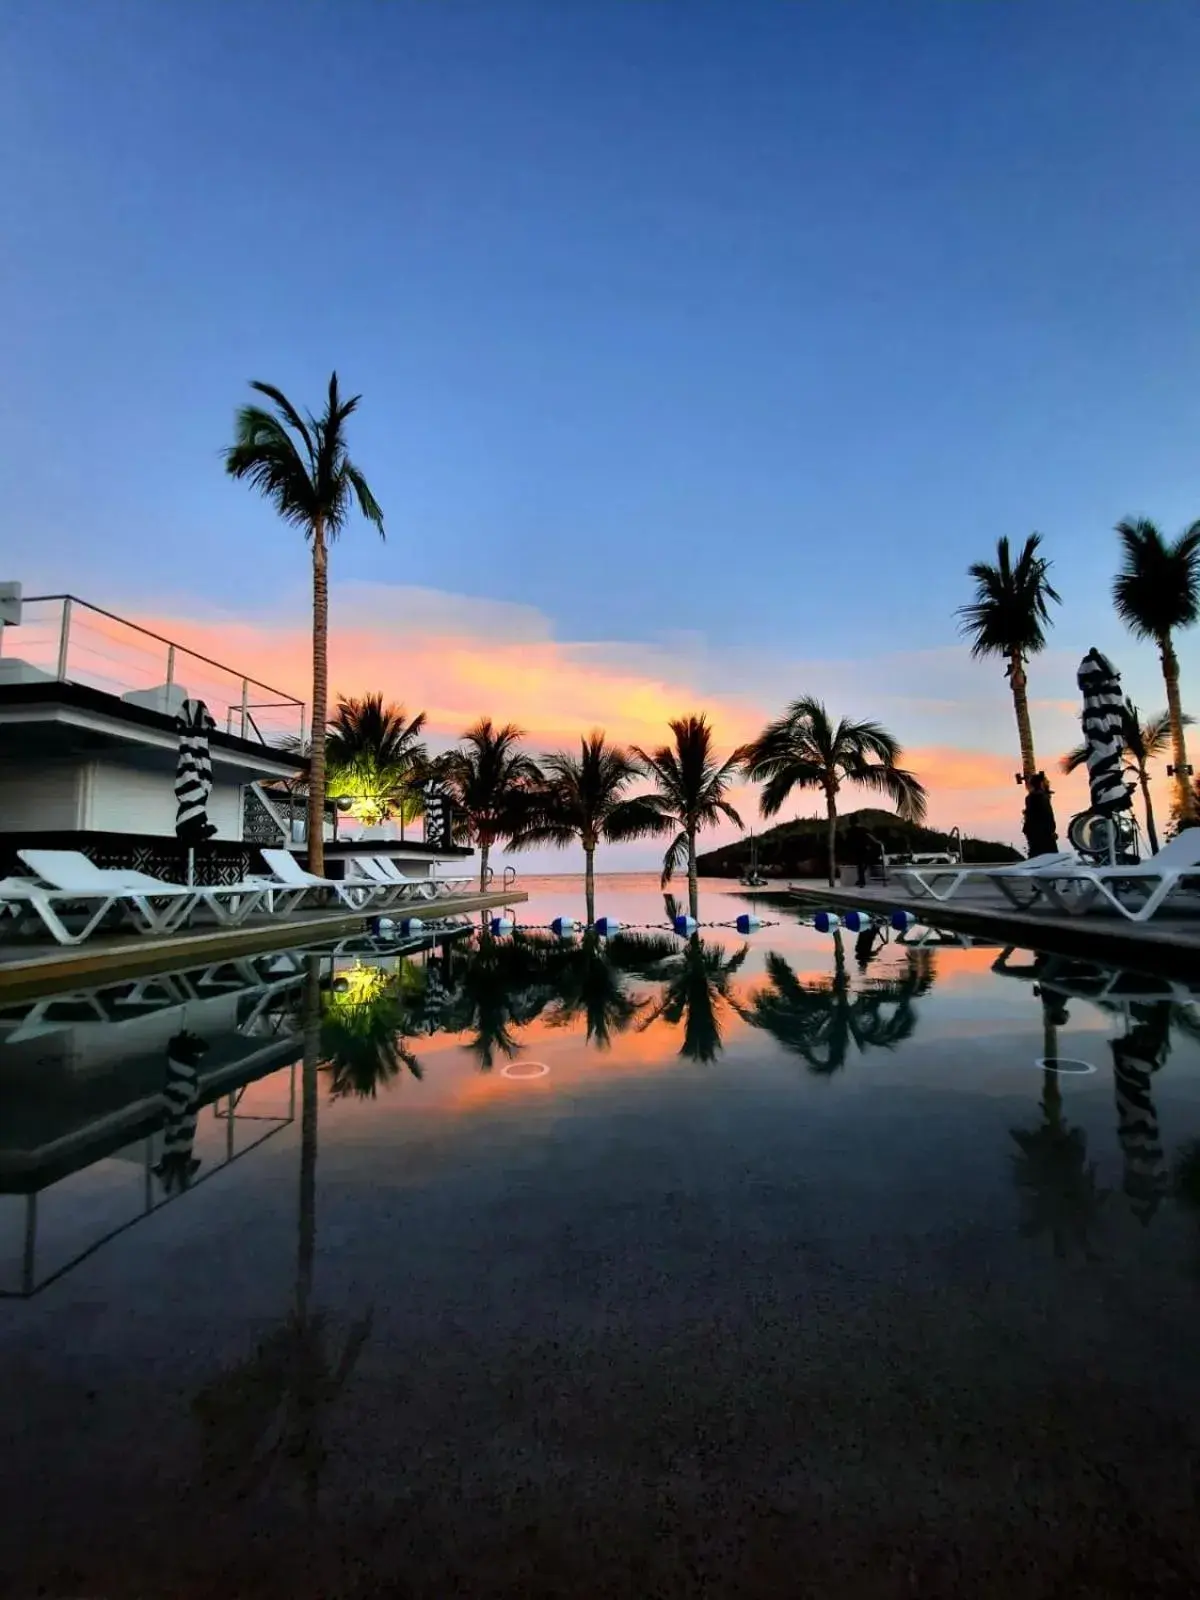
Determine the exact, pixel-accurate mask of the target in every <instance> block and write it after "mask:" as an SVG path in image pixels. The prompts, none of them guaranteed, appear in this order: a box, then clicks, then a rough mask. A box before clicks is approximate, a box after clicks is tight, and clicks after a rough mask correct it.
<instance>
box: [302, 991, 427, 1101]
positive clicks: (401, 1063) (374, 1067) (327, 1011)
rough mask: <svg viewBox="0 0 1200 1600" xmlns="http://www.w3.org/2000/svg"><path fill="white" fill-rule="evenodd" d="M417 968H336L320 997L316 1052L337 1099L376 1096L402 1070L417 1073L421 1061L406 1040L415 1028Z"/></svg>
mask: <svg viewBox="0 0 1200 1600" xmlns="http://www.w3.org/2000/svg"><path fill="white" fill-rule="evenodd" d="M421 978H422V972H421V968H420V967H418V966H416V965H415V964H414V963H412V962H408V961H402V962H398V963H396V966H395V968H394V970H392V971H385V970H384V969H383V968H381V967H378V966H356V967H353V968H351V970H350V971H349V972H340V973H337V974H336V975H335V976H334V978H333V981H332V983H331V985H330V989H329V991H328V993H326V994H324V995H323V996H322V999H321V1018H320V1055H321V1065H322V1067H323V1068H324V1070H325V1071H326V1073H327V1074H328V1078H329V1092H330V1095H331V1096H332V1097H333V1098H334V1099H335V1100H337V1099H342V1098H344V1097H346V1096H356V1097H357V1098H358V1099H360V1100H368V1099H374V1097H375V1095H376V1094H377V1093H378V1091H379V1089H380V1087H381V1086H382V1087H386V1086H387V1085H389V1084H391V1083H393V1082H395V1080H396V1079H397V1078H398V1077H400V1076H401V1074H402V1073H403V1072H404V1071H408V1072H409V1073H411V1074H412V1076H413V1077H414V1078H420V1076H421V1063H420V1062H419V1061H418V1060H417V1057H416V1056H415V1055H414V1054H413V1052H412V1050H411V1049H409V1048H408V1046H407V1045H406V1044H405V1035H406V1034H408V1033H412V1032H415V1030H416V1027H417V1015H416V1013H417V1006H418V1004H419V1002H420V998H421V996H422V994H423V992H424V987H425V986H424V984H423V982H422V981H421Z"/></svg>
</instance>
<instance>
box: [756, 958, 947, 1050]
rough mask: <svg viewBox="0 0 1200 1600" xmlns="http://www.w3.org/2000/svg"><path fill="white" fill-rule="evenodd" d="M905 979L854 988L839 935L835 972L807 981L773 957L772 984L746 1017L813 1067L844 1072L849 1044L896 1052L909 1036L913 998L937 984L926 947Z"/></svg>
mask: <svg viewBox="0 0 1200 1600" xmlns="http://www.w3.org/2000/svg"><path fill="white" fill-rule="evenodd" d="M910 954H911V956H912V957H918V956H919V957H920V959H910V962H909V966H908V969H907V971H906V972H905V973H904V975H903V976H901V977H895V978H872V979H868V980H866V981H864V982H863V984H862V986H861V987H860V988H859V989H858V990H857V991H855V990H854V989H853V988H852V986H851V981H850V975H849V973H848V972H847V970H846V952H845V949H844V947H843V944H842V936H841V934H840V933H835V934H834V938H833V972H832V973H831V974H830V976H829V977H828V978H821V979H819V980H817V981H816V982H806V981H804V980H803V979H801V978H800V977H798V976H797V974H796V972H795V971H794V970H793V968H792V967H791V965H790V964H789V963H788V962H787V961H785V960H784V958H783V957H782V956H781V955H779V954H778V952H777V951H774V950H772V951H770V952H769V954H768V955H767V978H768V980H769V987H768V988H766V989H762V990H760V991H759V992H758V993H757V994H756V995H755V996H754V998H753V999H752V1000H751V1002H750V1003H749V1005H746V1006H739V1008H738V1009H739V1011H740V1012H741V1015H742V1016H743V1017H744V1018H745V1019H746V1021H747V1022H749V1023H750V1024H751V1025H752V1026H753V1027H755V1028H762V1029H764V1030H765V1031H766V1032H767V1033H770V1034H771V1035H772V1036H773V1037H774V1038H775V1039H777V1040H778V1041H779V1043H780V1044H781V1045H782V1046H783V1048H784V1049H785V1050H790V1051H792V1052H793V1053H794V1054H796V1055H798V1056H802V1057H803V1058H804V1060H805V1061H807V1062H808V1065H809V1067H810V1069H811V1070H812V1071H813V1072H816V1073H820V1074H822V1075H828V1074H830V1073H834V1072H838V1071H840V1070H841V1068H842V1067H844V1066H845V1064H846V1058H847V1057H848V1055H849V1054H850V1049H851V1046H852V1045H853V1046H854V1047H856V1048H857V1049H858V1050H859V1051H860V1052H863V1051H867V1050H870V1049H882V1050H890V1049H892V1048H894V1046H896V1045H897V1044H900V1043H901V1042H902V1041H903V1040H905V1039H907V1038H909V1037H910V1035H911V1034H912V1032H913V1030H914V1028H915V1027H916V1022H917V1017H916V1010H915V1008H914V1006H913V1001H914V1000H915V999H917V998H918V997H919V996H921V995H923V994H926V993H927V992H928V991H929V989H930V988H931V987H932V984H933V967H932V964H931V963H930V962H929V960H928V959H927V952H916V951H914V952H911V953H910Z"/></svg>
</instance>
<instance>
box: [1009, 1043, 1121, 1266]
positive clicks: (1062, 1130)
mask: <svg viewBox="0 0 1200 1600" xmlns="http://www.w3.org/2000/svg"><path fill="white" fill-rule="evenodd" d="M1012 1140H1013V1143H1014V1144H1015V1145H1016V1147H1017V1153H1016V1155H1015V1156H1014V1157H1013V1176H1014V1178H1015V1180H1016V1185H1017V1192H1018V1193H1019V1195H1020V1197H1021V1224H1020V1231H1021V1236H1022V1238H1026V1239H1036V1238H1038V1237H1039V1236H1040V1235H1042V1234H1048V1235H1049V1236H1050V1238H1051V1240H1052V1242H1053V1245H1054V1254H1055V1255H1056V1256H1057V1257H1059V1259H1060V1260H1061V1259H1062V1258H1064V1257H1065V1256H1066V1255H1067V1253H1068V1251H1069V1249H1070V1248H1071V1247H1072V1246H1074V1248H1075V1249H1077V1250H1079V1251H1081V1252H1082V1253H1083V1254H1084V1255H1086V1256H1088V1257H1089V1258H1090V1257H1091V1256H1092V1255H1093V1254H1094V1252H1093V1250H1092V1245H1091V1235H1092V1231H1093V1229H1094V1228H1095V1226H1096V1222H1097V1219H1098V1217H1099V1214H1100V1210H1101V1207H1102V1206H1103V1204H1104V1201H1105V1198H1106V1191H1105V1190H1103V1189H1098V1188H1097V1187H1096V1167H1095V1163H1094V1162H1091V1161H1089V1160H1088V1158H1087V1135H1086V1134H1085V1133H1084V1131H1083V1129H1082V1128H1072V1127H1070V1126H1068V1124H1067V1123H1065V1122H1064V1121H1063V1116H1062V1087H1061V1085H1060V1083H1059V1078H1058V1073H1057V1072H1054V1071H1051V1070H1050V1069H1049V1068H1046V1069H1045V1070H1044V1071H1043V1073H1042V1121H1041V1123H1040V1124H1039V1126H1038V1127H1036V1128H1013V1129H1012Z"/></svg>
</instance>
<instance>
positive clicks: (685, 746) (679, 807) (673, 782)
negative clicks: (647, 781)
mask: <svg viewBox="0 0 1200 1600" xmlns="http://www.w3.org/2000/svg"><path fill="white" fill-rule="evenodd" d="M668 727H669V728H670V730H671V732H672V734H673V735H674V736H675V743H674V745H669V744H664V745H660V746H659V748H658V749H657V750H654V751H646V750H643V749H642V748H641V747H640V746H639V745H634V747H633V753H634V755H635V756H636V757H637V759H638V760H639V761H640V762H642V763H643V765H644V766H645V767H646V769H647V771H648V774H649V776H650V778H651V779H652V780H653V782H654V785H655V787H656V789H657V791H658V792H657V794H652V795H649V796H648V797H647V801H648V803H649V804H650V805H652V806H653V807H654V808H655V810H656V811H657V812H658V814H659V816H660V817H662V819H663V821H664V823H665V824H666V825H667V827H670V828H675V829H677V830H678V831H677V832H676V834H675V837H674V839H672V841H671V843H670V844H669V845H668V846H667V853H666V855H665V856H664V857H663V869H662V882H663V884H664V885H665V884H668V883H669V882H670V881H671V877H672V875H673V874H674V872H675V869H676V868H677V867H678V866H679V863H680V861H681V859H683V857H684V856H685V855H686V857H687V873H688V908H689V910H690V911H691V914H692V916H693V917H698V916H699V915H700V886H699V884H698V883H697V881H696V834H697V833H698V832H699V830H700V829H701V828H703V827H706V826H708V824H710V823H715V822H719V821H720V820H721V818H722V817H723V816H724V817H728V818H729V820H730V821H731V822H734V823H736V824H737V826H738V827H739V828H740V827H741V826H742V819H741V817H739V816H738V814H737V812H736V811H735V810H734V809H733V807H732V806H731V805H730V803H729V801H728V800H726V798H725V794H726V791H727V790H728V788H729V785H730V782H731V781H732V779H733V777H734V774H735V773H736V772H737V771H738V768H739V767H740V766H741V762H742V757H741V752H740V751H737V750H735V751H734V753H733V755H731V756H730V758H729V760H728V761H724V762H718V761H717V758H716V756H715V755H714V754H713V735H712V728H711V727H710V726H709V723H708V718H707V717H706V716H705V715H704V713H703V712H701V713H700V715H699V716H696V715H695V714H692V715H690V716H686V717H676V718H674V719H673V720H672V721H671V722H670V723H668ZM664 831H666V828H664Z"/></svg>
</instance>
